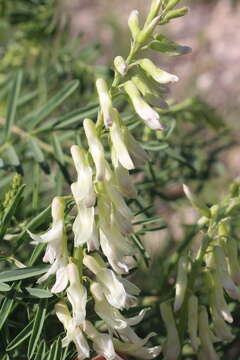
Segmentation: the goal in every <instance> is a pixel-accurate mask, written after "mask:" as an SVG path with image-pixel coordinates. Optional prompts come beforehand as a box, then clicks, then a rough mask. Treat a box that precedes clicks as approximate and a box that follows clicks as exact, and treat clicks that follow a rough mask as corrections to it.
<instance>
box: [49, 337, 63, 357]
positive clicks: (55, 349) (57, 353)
mask: <svg viewBox="0 0 240 360" xmlns="http://www.w3.org/2000/svg"><path fill="white" fill-rule="evenodd" d="M61 357H62V345H61V340H60V337H59V338H58V339H57V340H56V341H55V342H54V343H53V344H52V345H51V348H50V351H49V354H48V357H47V360H61Z"/></svg>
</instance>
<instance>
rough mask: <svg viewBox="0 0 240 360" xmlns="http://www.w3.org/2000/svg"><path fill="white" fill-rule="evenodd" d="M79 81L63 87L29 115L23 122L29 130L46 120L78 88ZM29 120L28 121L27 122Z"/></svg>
mask: <svg viewBox="0 0 240 360" xmlns="http://www.w3.org/2000/svg"><path fill="white" fill-rule="evenodd" d="M78 84H79V81H78V80H74V81H71V82H69V83H68V84H67V85H65V86H64V87H63V88H62V89H61V90H60V91H59V92H58V93H57V94H55V95H54V96H53V97H51V98H50V100H49V101H48V102H47V103H46V104H45V105H43V106H42V107H41V108H40V109H38V110H37V111H35V112H34V113H32V114H29V115H28V116H27V117H26V118H25V119H24V120H23V122H24V123H27V122H29V128H30V129H33V128H36V126H37V125H38V124H39V123H40V122H42V121H43V120H44V119H46V118H47V117H48V116H49V115H50V114H51V113H52V112H53V111H54V110H55V109H56V108H57V107H58V106H59V105H61V104H62V103H63V102H64V101H65V100H66V99H67V98H68V97H69V96H70V95H71V94H72V93H73V92H74V91H75V90H76V88H77V87H78ZM29 120H30V121H29Z"/></svg>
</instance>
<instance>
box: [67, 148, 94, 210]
mask: <svg viewBox="0 0 240 360" xmlns="http://www.w3.org/2000/svg"><path fill="white" fill-rule="evenodd" d="M71 154H72V158H73V161H74V165H75V168H76V171H77V181H76V182H74V183H73V184H72V185H71V190H72V193H73V196H74V199H75V201H76V204H77V205H80V204H84V205H85V206H86V207H91V206H93V205H94V203H95V199H96V194H95V191H94V187H93V179H92V178H93V170H92V167H91V166H90V165H89V162H88V160H87V154H86V152H85V151H84V150H83V149H82V148H80V146H78V145H73V146H72V147H71Z"/></svg>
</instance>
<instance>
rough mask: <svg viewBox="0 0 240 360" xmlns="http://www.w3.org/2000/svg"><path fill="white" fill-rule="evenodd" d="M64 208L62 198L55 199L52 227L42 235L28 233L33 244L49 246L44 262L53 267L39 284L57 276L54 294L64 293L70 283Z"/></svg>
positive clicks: (53, 202) (39, 280)
mask: <svg viewBox="0 0 240 360" xmlns="http://www.w3.org/2000/svg"><path fill="white" fill-rule="evenodd" d="M64 208H65V204H64V200H63V199H62V198H60V197H55V198H54V199H53V201H52V219H53V221H52V227H51V228H50V229H49V230H48V231H46V232H45V233H43V234H41V235H37V234H33V233H31V232H30V231H28V233H29V235H30V236H31V238H32V239H33V242H32V244H39V243H46V244H47V248H46V252H45V255H44V257H43V261H44V262H49V263H50V264H51V266H50V268H49V270H48V271H47V273H46V274H44V275H43V276H42V277H40V278H39V279H38V282H39V283H41V282H42V281H45V280H46V279H47V278H48V277H49V276H50V275H54V274H56V282H55V284H54V286H53V287H52V289H51V291H52V292H53V293H58V292H61V291H63V290H64V289H65V288H66V286H67V283H68V277H67V271H66V266H67V263H68V261H67V257H68V254H67V244H66V234H65V230H64Z"/></svg>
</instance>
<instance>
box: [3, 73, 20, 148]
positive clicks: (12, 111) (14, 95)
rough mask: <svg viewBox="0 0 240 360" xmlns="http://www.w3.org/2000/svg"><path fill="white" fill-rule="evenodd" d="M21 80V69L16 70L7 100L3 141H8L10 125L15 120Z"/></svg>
mask: <svg viewBox="0 0 240 360" xmlns="http://www.w3.org/2000/svg"><path fill="white" fill-rule="evenodd" d="M21 82H22V71H18V72H17V73H16V74H15V76H14V79H13V86H12V90H11V93H10V97H9V101H8V108H7V115H6V123H5V128H4V141H5V142H6V141H8V139H9V137H10V133H11V127H12V125H13V123H14V120H15V116H16V110H17V103H18V96H19V92H20V87H21Z"/></svg>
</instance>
